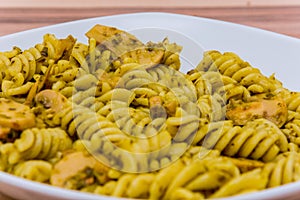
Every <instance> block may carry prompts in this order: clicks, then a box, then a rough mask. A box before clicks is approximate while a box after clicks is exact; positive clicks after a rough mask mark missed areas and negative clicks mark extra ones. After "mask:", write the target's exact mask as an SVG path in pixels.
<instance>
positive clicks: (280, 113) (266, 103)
mask: <svg viewBox="0 0 300 200" xmlns="http://www.w3.org/2000/svg"><path fill="white" fill-rule="evenodd" d="M226 117H227V118H228V119H230V120H232V121H233V123H234V124H235V125H245V124H246V122H248V121H251V120H253V119H257V118H265V119H268V120H270V121H271V122H273V123H274V124H276V125H277V126H278V127H281V126H283V125H284V124H285V122H286V121H287V117H288V109H287V105H286V103H285V102H284V100H283V99H280V98H277V99H276V98H275V99H255V100H254V101H251V102H241V101H231V102H230V103H229V106H227V112H226Z"/></svg>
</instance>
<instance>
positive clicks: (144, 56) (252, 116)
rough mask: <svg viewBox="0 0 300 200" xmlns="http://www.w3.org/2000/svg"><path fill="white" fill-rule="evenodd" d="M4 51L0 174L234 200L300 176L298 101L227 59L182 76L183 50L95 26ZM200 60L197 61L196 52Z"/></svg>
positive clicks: (210, 57) (94, 188) (141, 193)
mask: <svg viewBox="0 0 300 200" xmlns="http://www.w3.org/2000/svg"><path fill="white" fill-rule="evenodd" d="M86 36H87V37H88V43H87V44H84V43H81V42H78V41H77V40H76V38H73V37H72V36H68V37H67V38H64V39H59V38H56V36H55V35H53V34H46V35H44V38H43V41H42V42H41V43H39V44H36V45H35V46H34V47H31V48H29V49H26V50H21V49H20V48H18V47H13V49H12V50H8V51H5V52H0V70H1V73H0V83H1V93H0V95H1V98H0V105H1V106H0V170H1V171H4V172H7V173H11V174H14V175H16V176H19V177H23V178H26V179H30V180H33V181H38V182H43V183H48V184H51V185H54V186H58V187H63V188H67V189H72V190H80V191H84V192H89V193H95V194H101V195H108V196H116V197H129V198H143V199H175V200H176V199H205V198H219V197H228V196H233V195H240V194H245V193H250V192H255V191H260V190H263V189H267V188H272V187H276V186H280V185H284V184H287V183H291V182H295V181H298V180H299V179H300V156H299V145H300V93H298V92H292V91H290V90H288V89H287V88H284V87H283V85H282V83H281V82H280V81H278V80H277V79H276V78H275V76H274V75H272V76H270V77H267V76H265V75H263V74H262V73H261V72H260V70H259V69H257V68H255V67H253V66H251V64H250V63H248V62H246V61H244V60H242V59H241V58H240V57H239V56H238V55H236V54H235V53H232V52H225V53H221V52H219V51H216V50H210V51H206V52H205V53H204V55H203V59H202V61H201V62H200V63H199V64H198V66H196V67H195V68H194V69H191V70H190V71H189V72H188V73H186V74H184V73H182V72H180V51H181V46H179V45H177V44H175V43H170V42H169V41H168V39H164V40H163V41H161V42H158V43H153V42H148V43H147V44H144V43H142V42H140V41H139V40H138V39H137V38H135V37H134V36H133V35H131V34H129V33H127V32H124V31H122V30H118V29H116V28H113V27H107V26H102V25H96V26H95V27H93V28H92V29H91V30H89V31H88V32H87V33H86ZM199 56H201V55H199Z"/></svg>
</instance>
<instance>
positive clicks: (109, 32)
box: [86, 24, 165, 66]
mask: <svg viewBox="0 0 300 200" xmlns="http://www.w3.org/2000/svg"><path fill="white" fill-rule="evenodd" d="M86 36H87V37H88V38H94V39H95V40H96V42H97V44H98V45H99V47H100V48H103V49H108V50H110V51H111V52H112V54H113V55H112V57H113V58H114V59H117V58H121V59H125V58H128V57H130V58H132V59H133V60H135V61H136V62H137V63H140V64H146V65H150V66H152V65H153V64H158V63H160V61H161V60H162V59H163V57H164V53H165V50H164V49H163V48H161V47H150V46H149V45H145V44H143V43H142V42H141V41H140V40H139V39H137V38H136V37H135V36H134V35H132V34H130V33H128V32H126V31H123V30H120V29H117V28H115V27H110V26H104V25H100V24H97V25H95V26H94V27H92V28H91V29H90V30H89V31H88V32H87V33H86Z"/></svg>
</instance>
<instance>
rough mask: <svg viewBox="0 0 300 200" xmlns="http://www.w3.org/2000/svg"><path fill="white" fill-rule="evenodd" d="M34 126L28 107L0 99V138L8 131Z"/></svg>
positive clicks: (33, 119)
mask: <svg viewBox="0 0 300 200" xmlns="http://www.w3.org/2000/svg"><path fill="white" fill-rule="evenodd" d="M34 126H35V115H34V113H33V112H32V111H31V109H30V107H29V106H27V105H24V104H21V103H18V102H15V101H13V100H11V99H6V98H0V129H1V131H0V138H4V137H5V136H6V135H7V134H9V132H10V130H11V129H13V130H18V131H21V130H25V129H27V128H31V127H34Z"/></svg>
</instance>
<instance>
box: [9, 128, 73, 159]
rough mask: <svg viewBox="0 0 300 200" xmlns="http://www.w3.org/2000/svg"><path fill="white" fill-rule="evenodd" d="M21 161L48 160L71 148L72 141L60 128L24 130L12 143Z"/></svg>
mask: <svg viewBox="0 0 300 200" xmlns="http://www.w3.org/2000/svg"><path fill="white" fill-rule="evenodd" d="M14 145H15V146H16V149H17V150H18V152H19V154H20V155H21V158H22V159H25V160H30V159H50V158H53V157H54V156H56V154H57V153H58V152H61V151H64V150H65V149H68V148H71V146H72V141H71V139H70V138H69V136H68V135H67V133H66V132H65V131H63V130H62V129H60V128H46V129H38V128H31V129H26V130H24V131H23V132H22V133H21V136H20V138H19V139H17V140H16V141H15V142H14Z"/></svg>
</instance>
